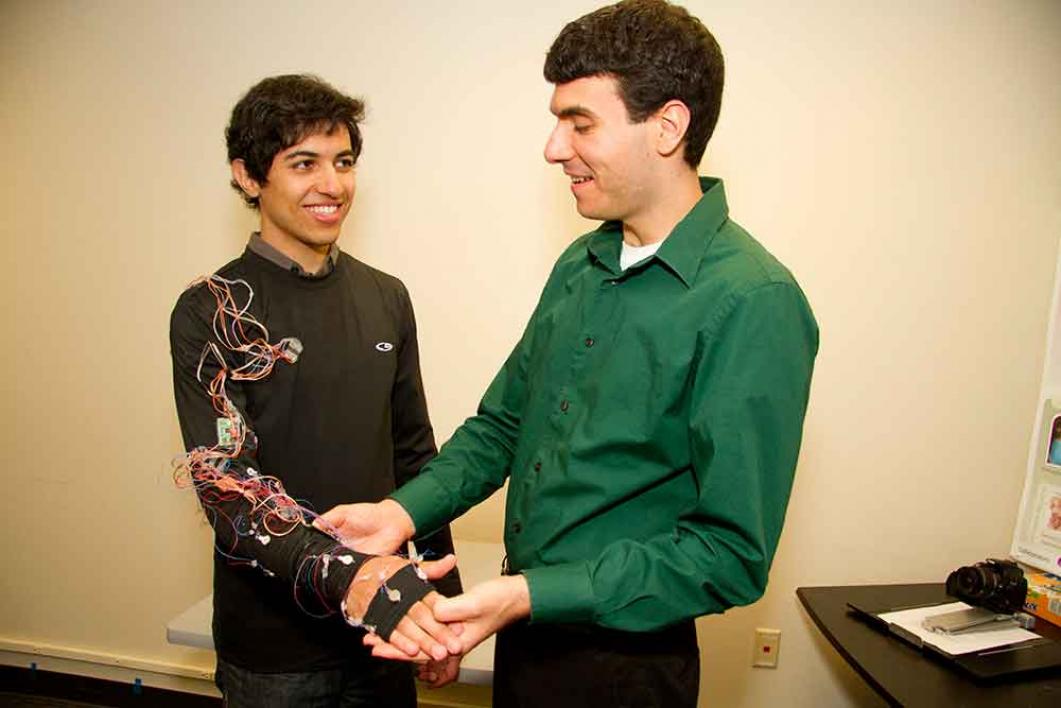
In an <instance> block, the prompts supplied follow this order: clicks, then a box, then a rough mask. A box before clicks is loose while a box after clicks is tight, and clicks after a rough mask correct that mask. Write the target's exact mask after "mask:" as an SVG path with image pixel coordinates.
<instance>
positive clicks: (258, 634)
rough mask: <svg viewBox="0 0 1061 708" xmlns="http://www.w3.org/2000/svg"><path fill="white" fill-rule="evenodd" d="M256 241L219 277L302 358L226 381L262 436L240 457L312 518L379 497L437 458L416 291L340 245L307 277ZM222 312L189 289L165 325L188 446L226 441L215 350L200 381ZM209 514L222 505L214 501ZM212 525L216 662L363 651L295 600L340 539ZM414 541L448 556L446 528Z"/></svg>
mask: <svg viewBox="0 0 1061 708" xmlns="http://www.w3.org/2000/svg"><path fill="white" fill-rule="evenodd" d="M256 246H257V248H256ZM260 246H261V244H260V242H259V243H255V241H253V240H252V244H251V246H249V247H248V249H247V250H246V251H245V252H244V253H243V255H242V256H240V257H239V258H237V259H236V260H234V261H232V262H231V263H229V264H227V265H225V266H224V267H223V268H221V269H220V270H219V271H218V272H217V274H218V275H219V276H221V277H223V278H225V279H228V280H239V279H242V280H245V281H246V282H247V284H248V285H249V286H250V287H251V289H252V290H253V292H254V297H253V300H252V302H251V305H250V314H252V315H253V316H254V317H255V318H256V319H257V320H258V321H259V322H261V323H263V324H264V325H265V326H266V327H267V328H268V330H269V341H270V342H271V343H275V342H277V341H279V340H280V339H282V338H284V337H295V338H297V339H298V340H299V342H301V344H302V352H301V353H300V355H299V357H298V359H297V361H295V362H294V363H286V362H280V363H277V365H276V367H275V368H274V370H273V371H272V373H271V374H270V375H269V376H268V377H267V378H265V379H263V380H260V381H244V382H240V381H233V380H231V379H230V380H228V381H227V382H226V393H227V395H228V398H229V399H230V400H231V402H232V403H233V404H234V405H235V406H236V408H237V409H238V410H239V411H240V413H241V415H242V416H243V418H244V421H245V422H246V425H247V427H249V428H250V429H251V430H253V431H254V433H255V437H256V439H257V449H256V450H254V451H252V452H246V453H244V454H243V455H241V456H240V458H238V459H237V460H235V461H233V465H234V467H236V468H237V469H239V468H243V467H246V466H250V467H253V468H254V469H255V470H257V471H258V472H260V473H261V474H265V475H271V476H274V477H277V478H279V479H280V480H281V481H282V483H283V485H284V488H285V490H286V492H287V493H288V494H289V495H290V496H291V497H293V498H295V499H296V500H298V501H299V502H300V503H301V504H302V505H303V506H307V507H309V508H312V509H314V510H316V511H317V512H324V511H326V510H328V509H330V508H331V507H333V506H335V505H336V504H344V503H352V502H374V501H379V500H380V499H382V498H384V497H385V496H386V495H387V494H388V493H390V492H391V491H393V490H394V489H395V488H396V487H398V486H400V485H401V484H402V483H404V482H405V481H407V480H409V479H411V478H412V477H413V476H415V475H416V474H417V473H418V472H419V470H420V468H421V467H422V466H423V465H424V463H426V462H427V461H428V460H430V459H431V458H432V457H433V456H434V455H435V452H436V449H435V442H434V435H433V432H432V429H431V424H430V421H429V418H428V414H427V404H426V400H425V397H424V391H423V385H422V382H421V377H420V366H419V354H418V348H417V341H416V325H415V320H414V318H413V310H412V305H411V303H410V301H409V296H408V293H407V291H406V290H405V288H404V286H403V285H402V284H401V282H400V281H399V280H397V279H396V278H394V277H392V276H389V275H387V274H385V273H382V272H380V271H378V270H375V269H373V268H371V267H369V266H367V265H365V264H364V263H361V262H359V261H357V260H355V259H354V258H352V257H350V256H348V255H346V254H342V253H338V254H337V257H336V258H334V260H333V263H334V267H331V268H326V269H325V270H324V272H323V274H322V275H320V276H309V275H306V274H305V273H302V272H301V271H300V270H299V269H298V268H297V267H291V268H285V267H282V266H281V265H280V264H279V263H280V262H279V261H278V259H276V258H275V257H271V256H273V254H271V253H269V252H268V249H262V248H261V247H260ZM233 294H234V295H235V297H236V300H237V303H238V304H243V303H244V302H245V301H246V295H247V294H246V292H245V289H244V288H242V287H239V286H233ZM216 309H217V306H216V302H215V300H214V297H213V296H212V295H211V293H210V292H209V291H208V289H207V288H206V287H205V286H204V285H200V286H197V287H194V288H191V289H189V290H187V291H186V292H184V293H183V294H182V295H181V297H180V298H179V300H178V302H177V305H176V307H175V308H174V310H173V315H172V318H171V322H170V344H171V352H172V356H173V367H174V393H175V398H176V403H177V412H178V417H179V419H180V425H181V432H182V434H183V437H184V443H185V446H186V447H187V448H188V449H192V448H195V447H199V446H204V447H211V446H213V445H216V444H217V442H218V429H217V418H218V414H217V412H216V411H215V410H214V409H213V406H212V404H211V401H210V397H209V395H208V393H207V391H206V386H205V384H206V383H207V382H209V381H210V379H211V378H212V377H213V375H214V374H215V373H216V372H217V370H218V366H217V365H216V363H214V362H213V360H212V359H211V358H209V357H208V358H207V359H206V360H205V363H204V365H203V368H202V372H201V376H200V378H201V381H200V380H197V378H196V371H197V369H198V367H199V365H200V360H201V357H202V352H203V347H204V345H205V344H206V343H207V342H208V341H216V336H215V335H214V331H213V326H212V320H213V317H214V313H215V311H216ZM224 354H225V356H226V358H227V363H228V367H229V368H230V369H232V368H235V367H237V366H239V365H240V364H242V363H243V362H242V361H241V360H240V359H239V355H235V354H233V353H231V352H224ZM233 504H235V507H238V508H235V510H234V507H233ZM222 509H223V510H224V512H225V514H226V515H227V516H228V517H229V518H230V519H231V518H232V517H233V516H234V515H239V514H240V513H244V514H245V513H246V510H247V509H249V505H248V504H246V503H245V501H244V500H242V499H241V498H237V499H236V500H234V501H232V502H228V503H226V505H224V506H223V507H222ZM241 510H242V511H241ZM207 512H208V515H211V514H213V513H214V512H213V511H212V509H211V507H210V506H209V505H207ZM211 521H212V523H213V524H214V528H215V530H216V533H217V541H218V548H219V552H216V553H215V555H214V561H215V562H214V627H213V630H214V643H215V646H216V648H217V652H218V654H219V656H221V657H222V658H223V659H224V660H226V661H228V662H230V663H234V664H237V665H241V666H245V667H248V668H252V669H253V670H256V671H264V672H272V671H284V672H287V671H307V670H315V669H321V668H327V667H330V666H336V665H338V664H339V663H341V662H343V661H346V660H348V659H350V658H351V657H352V656H361V655H367V653H366V652H365V651H364V649H363V648H362V647H361V645H360V641H359V637H358V636H357V635H355V634H353V633H352V632H351V631H350V630H349V628H347V627H346V626H345V625H344V623H343V622H342V621H341V620H340V619H338V618H335V617H332V618H329V619H324V620H321V619H315V618H313V617H311V616H310V615H309V614H307V613H306V612H305V611H304V610H303V609H300V607H299V605H298V604H297V603H296V602H295V601H294V598H293V594H294V593H298V594H299V597H300V598H301V599H302V600H303V601H305V600H306V599H307V598H309V599H310V600H312V594H313V593H312V589H310V588H307V587H300V585H299V581H300V578H297V577H295V576H296V575H297V569H298V568H299V566H300V564H301V561H302V560H303V559H304V557H305V556H306V555H308V554H310V553H320V552H321V550H322V549H323V548H325V547H326V546H329V545H334V544H332V543H331V541H330V539H327V537H324V536H323V534H319V533H318V532H316V531H314V530H312V529H309V528H306V527H303V526H296V527H295V528H294V529H293V530H292V532H291V535H289V536H286V537H284V539H283V541H282V542H281V543H276V544H273V543H269V544H268V545H264V544H261V543H255V542H254V538H253V536H245V537H243V538H242V540H240V539H238V538H236V537H235V536H234V534H233V533H232V528H233V526H232V523H231V522H230V521H227V520H226V519H217V518H212V519H211ZM237 523H238V522H237ZM237 541H238V542H239V545H238V548H233V546H234V544H235V543H237ZM417 546H418V549H420V550H421V551H426V553H427V555H428V556H429V557H432V556H442V555H445V554H446V553H449V552H452V550H453V543H452V539H451V537H450V534H449V531H448V529H444V530H443V531H442V532H441V533H436V534H434V535H432V536H431V537H429V538H427V539H423V540H421V541H419V542H418V544H417ZM230 550H234V552H233V553H232V555H236V556H240V557H242V558H251V559H252V560H254V561H256V563H255V566H252V565H250V564H241V563H235V564H234V563H232V562H231V561H230V560H229V559H227V558H226V557H225V555H224V554H223V553H222V552H221V551H223V552H225V553H228V552H230ZM335 567H336V568H339V564H336V566H335ZM264 570H267V571H269V573H270V574H273V575H276V576H278V577H275V578H274V577H269V576H268V574H267V573H265V572H263V571H264ZM436 585H437V586H438V588H439V590H440V591H441V592H443V594H456V593H458V592H460V581H459V577H458V576H457V575H456V573H453V574H451V575H450V576H447V577H446V578H444V579H443V580H440V581H437V582H436ZM328 592H329V593H330V595H331V596H330V597H328V598H327V604H328V605H329V606H330V607H332V608H335V607H338V604H339V600H340V599H341V590H338V589H337V586H336V584H335V583H331V584H330V586H329V589H328ZM310 605H311V606H312V602H310Z"/></svg>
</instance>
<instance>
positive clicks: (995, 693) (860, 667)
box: [796, 583, 1061, 708]
mask: <svg viewBox="0 0 1061 708" xmlns="http://www.w3.org/2000/svg"><path fill="white" fill-rule="evenodd" d="M796 595H797V597H799V599H800V602H802V603H803V607H804V608H806V610H807V613H808V614H809V615H810V617H811V619H813V620H814V624H816V625H817V626H818V629H820V630H821V632H822V634H824V635H825V636H826V638H827V639H828V640H829V641H830V642H831V643H832V645H833V647H835V648H836V650H837V651H838V652H840V655H841V656H842V657H844V659H845V660H846V661H847V663H848V664H850V665H851V666H852V667H853V668H854V669H855V671H857V672H858V673H859V675H861V676H862V678H864V679H865V680H866V681H867V682H868V683H869V685H870V686H872V687H873V688H874V690H876V691H877V693H879V694H880V695H881V696H882V697H883V698H884V699H885V700H886V701H888V702H889V703H891V704H892V705H901V706H910V707H911V708H916V707H917V706H928V707H931V708H939V707H940V706H947V707H948V708H949V707H950V706H1004V707H1005V708H1032V707H1034V706H1043V707H1044V708H1045V707H1047V706H1049V708H1058V707H1059V706H1061V677H1059V676H1058V674H1057V673H1056V672H1055V673H1053V674H1051V675H1049V676H1047V677H1045V678H1040V677H1037V678H1031V679H1023V680H1020V679H1017V680H1011V681H1006V682H995V683H991V684H980V683H976V682H974V681H973V679H972V678H970V677H968V676H966V675H964V674H962V673H960V672H959V671H958V670H957V669H956V668H954V667H949V666H946V665H944V663H943V662H942V661H938V660H935V659H933V658H931V657H929V656H927V655H925V654H923V653H922V652H921V651H920V650H918V649H916V648H915V647H913V646H911V645H910V644H907V643H906V642H904V641H902V640H900V639H899V638H898V637H895V636H892V635H889V634H885V633H883V632H880V631H878V630H876V629H874V628H873V627H871V626H869V625H868V624H866V623H865V622H863V621H862V620H860V619H858V618H857V617H856V616H854V615H849V614H848V609H847V603H849V602H855V603H859V602H861V603H865V604H875V603H878V602H882V603H885V604H893V605H894V606H896V607H901V606H909V605H926V604H930V603H932V602H945V601H948V599H949V598H948V597H947V595H946V593H945V592H944V591H943V583H928V584H921V585H851V586H840V587H818V588H798V589H797V590H796Z"/></svg>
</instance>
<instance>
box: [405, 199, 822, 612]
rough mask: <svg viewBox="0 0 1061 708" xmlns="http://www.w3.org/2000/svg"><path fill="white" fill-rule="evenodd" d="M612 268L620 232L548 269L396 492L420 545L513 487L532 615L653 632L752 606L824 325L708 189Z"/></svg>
mask: <svg viewBox="0 0 1061 708" xmlns="http://www.w3.org/2000/svg"><path fill="white" fill-rule="evenodd" d="M701 187H702V189H703V192H704V193H703V196H702V197H701V199H700V200H699V202H698V203H697V204H696V206H695V207H694V208H693V209H692V211H690V212H689V214H688V215H686V217H685V218H684V219H683V220H682V221H681V222H680V223H679V224H678V225H677V226H676V227H675V228H674V230H673V231H672V232H671V234H670V235H669V236H668V237H667V239H666V241H664V243H663V245H662V246H661V247H660V249H659V250H658V251H657V252H656V254H655V255H653V256H651V257H650V258H647V259H645V260H644V261H642V262H640V263H638V264H636V265H634V266H632V267H630V268H629V269H627V270H626V271H622V270H621V269H620V267H619V253H620V249H621V243H622V225H621V224H619V223H605V224H603V225H602V226H601V227H600V228H599V229H597V230H596V231H593V232H591V233H589V234H586V235H584V236H582V237H581V238H579V239H578V240H577V241H575V243H573V244H572V245H571V247H570V248H568V249H567V250H566V251H565V252H564V254H563V255H562V256H561V257H560V260H559V261H558V262H557V264H556V266H555V267H554V269H553V272H552V274H551V275H550V276H549V280H548V282H547V283H546V286H545V290H544V292H543V293H542V296H541V300H540V301H539V303H538V306H537V308H536V309H535V311H534V314H533V315H532V317H531V320H530V323H529V324H528V325H527V328H526V331H525V332H524V333H523V337H522V338H521V339H520V341H519V343H518V344H517V345H516V348H515V350H514V351H513V352H512V354H511V355H510V356H509V358H508V360H507V361H506V362H505V365H504V366H503V367H502V369H501V371H500V372H499V373H498V374H497V377H496V378H495V379H494V381H493V383H491V384H490V388H489V389H487V391H486V394H485V396H484V397H483V400H482V403H481V404H480V407H479V411H478V414H477V415H476V416H475V417H473V418H470V419H469V420H468V421H467V422H465V423H464V425H463V426H461V428H460V429H459V430H457V432H456V433H454V435H453V437H452V438H451V439H450V441H449V442H448V443H447V444H446V445H445V446H444V447H443V448H442V451H441V453H440V454H439V456H438V457H436V458H435V459H434V460H433V461H432V462H431V463H429V464H428V465H427V466H426V467H425V468H424V471H423V472H422V473H421V474H420V476H419V477H418V478H416V479H414V480H413V481H411V482H410V483H408V484H406V485H405V486H404V487H402V488H401V489H399V490H398V491H397V492H395V493H394V494H393V495H392V496H393V498H394V499H395V500H396V501H398V502H399V503H400V504H401V505H402V506H403V507H404V508H405V509H406V510H407V511H408V512H409V514H410V515H411V516H412V518H413V522H414V523H415V524H416V528H417V530H418V532H420V533H423V532H430V531H431V530H432V529H434V528H437V527H439V526H441V525H442V524H443V523H445V522H447V521H449V520H450V519H452V518H455V517H456V516H459V515H460V514H462V513H464V512H465V511H466V510H467V509H469V508H470V507H472V506H474V505H475V504H476V503H478V502H479V501H481V500H483V499H485V498H486V497H487V496H489V495H490V494H491V493H492V492H494V491H495V490H496V489H498V488H499V487H500V486H501V485H502V484H503V483H504V482H505V479H506V478H509V479H510V486H509V490H508V501H507V508H506V513H505V548H506V550H507V553H508V559H509V564H510V567H511V568H512V569H514V570H517V571H520V572H522V573H523V574H524V576H525V577H526V579H527V583H528V586H529V589H530V596H531V608H532V609H531V620H532V621H533V622H583V623H595V624H598V625H602V626H605V627H611V628H616V629H624V630H632V631H647V630H652V629H658V628H660V627H664V626H666V625H669V624H673V623H674V622H677V621H680V620H683V619H687V618H690V617H695V616H698V615H702V614H708V613H714V612H722V611H723V610H725V609H726V608H728V607H731V606H734V605H741V604H747V603H750V602H753V601H754V600H756V599H757V598H759V597H760V596H761V595H762V593H763V591H764V589H765V587H766V578H767V571H768V570H769V567H770V562H771V560H772V559H773V555H774V551H775V549H776V547H777V542H778V538H779V536H780V534H781V526H782V523H783V521H784V516H785V508H786V506H787V504H788V498H789V492H790V490H791V487H792V478H793V473H794V471H795V467H796V458H797V456H798V453H799V446H800V438H801V435H802V428H803V414H804V411H805V409H806V405H807V396H808V391H809V387H810V379H811V370H812V367H813V363H814V356H815V354H816V352H817V348H818V328H817V325H816V324H815V321H814V316H813V314H812V313H811V310H810V307H809V305H808V304H807V301H806V299H805V298H804V296H803V293H802V292H801V290H800V289H799V286H798V285H797V284H796V282H795V280H794V279H793V277H792V275H791V274H790V273H789V272H788V270H786V269H785V267H784V266H782V265H781V264H780V263H779V262H778V261H777V260H776V259H774V258H773V256H771V255H770V254H769V253H768V252H767V251H766V250H765V249H764V248H763V247H762V246H761V245H760V244H759V243H758V242H756V241H755V240H754V239H753V238H752V237H751V236H750V235H748V233H747V232H745V231H744V230H743V229H742V228H741V227H740V226H738V225H737V224H735V223H734V222H733V221H730V219H729V218H728V210H727V207H726V198H725V193H724V191H723V187H722V183H721V181H719V180H715V179H710V178H704V179H701Z"/></svg>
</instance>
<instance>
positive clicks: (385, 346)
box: [376, 342, 394, 352]
mask: <svg viewBox="0 0 1061 708" xmlns="http://www.w3.org/2000/svg"><path fill="white" fill-rule="evenodd" d="M392 349H394V345H393V344H391V343H390V342H380V343H379V344H377V345H376V350H377V351H381V352H389V351H391V350H392Z"/></svg>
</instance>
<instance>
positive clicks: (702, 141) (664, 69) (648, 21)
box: [545, 0, 725, 169]
mask: <svg viewBox="0 0 1061 708" xmlns="http://www.w3.org/2000/svg"><path fill="white" fill-rule="evenodd" d="M599 75H603V76H612V77H614V78H615V79H616V80H617V81H618V84H619V96H620V98H622V101H623V104H624V105H625V106H626V112H627V113H628V114H629V115H630V119H631V120H632V121H633V122H635V123H640V122H642V121H644V120H645V119H647V118H648V117H649V116H650V115H652V114H653V113H654V112H655V111H656V110H657V109H659V108H660V107H661V106H662V105H663V104H665V103H666V102H667V101H670V100H672V99H678V100H679V101H681V102H682V103H684V104H685V105H686V106H688V107H689V111H690V113H691V117H690V120H689V129H688V131H687V132H686V135H685V151H684V153H683V157H684V158H685V161H686V162H687V163H688V164H689V165H690V166H691V167H692V168H693V169H696V167H697V165H699V164H700V159H701V158H702V157H703V156H704V149H705V148H706V147H707V141H708V140H709V139H710V138H711V134H712V133H713V132H714V131H715V124H716V123H717V122H718V113H719V108H720V107H721V105H722V84H723V83H724V79H725V64H724V62H723V59H722V50H721V49H720V48H719V46H718V42H716V41H715V38H714V37H713V36H712V35H711V33H710V32H708V30H707V28H706V27H704V25H703V23H702V22H700V20H698V19H696V18H695V17H693V16H692V15H690V14H689V12H688V11H687V10H686V9H685V8H683V7H678V6H676V5H671V4H670V3H669V2H665V0H624V2H620V3H616V4H615V5H609V6H608V7H602V8H600V9H599V10H596V11H594V12H591V13H589V14H588V15H585V16H583V17H580V18H578V19H577V20H575V21H574V22H569V23H568V24H567V25H566V26H565V27H564V29H563V30H561V31H560V34H559V36H557V38H556V40H555V41H554V42H553V46H552V47H550V48H549V54H548V56H547V57H546V58H545V79H546V80H547V81H549V82H550V83H553V84H566V83H567V82H569V81H574V80H575V79H581V78H584V77H587V76H599Z"/></svg>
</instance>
